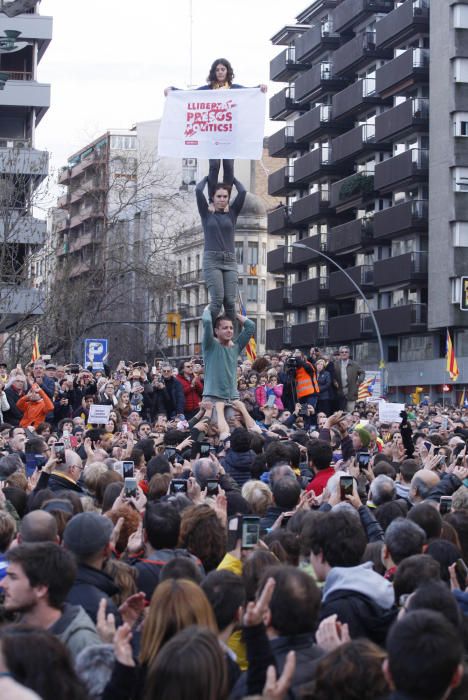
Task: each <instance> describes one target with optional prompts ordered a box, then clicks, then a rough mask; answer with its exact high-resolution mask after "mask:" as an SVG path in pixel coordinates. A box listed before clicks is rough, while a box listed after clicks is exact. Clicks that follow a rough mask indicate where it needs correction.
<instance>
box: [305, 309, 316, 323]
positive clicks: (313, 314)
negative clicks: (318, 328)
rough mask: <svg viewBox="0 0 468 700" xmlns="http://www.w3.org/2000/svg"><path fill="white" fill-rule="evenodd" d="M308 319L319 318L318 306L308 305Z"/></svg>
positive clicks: (310, 320) (314, 319)
mask: <svg viewBox="0 0 468 700" xmlns="http://www.w3.org/2000/svg"><path fill="white" fill-rule="evenodd" d="M307 320H308V321H309V322H312V321H316V320H317V307H316V306H308V307H307Z"/></svg>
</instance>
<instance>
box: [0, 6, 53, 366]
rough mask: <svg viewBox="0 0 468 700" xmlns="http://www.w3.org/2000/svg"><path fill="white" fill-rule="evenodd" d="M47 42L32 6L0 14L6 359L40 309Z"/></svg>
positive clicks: (0, 275) (48, 24) (1, 312)
mask: <svg viewBox="0 0 468 700" xmlns="http://www.w3.org/2000/svg"><path fill="white" fill-rule="evenodd" d="M51 38H52V18H51V17H46V16H41V15H39V13H38V12H37V10H36V9H35V8H32V9H30V10H29V11H28V12H25V13H24V14H18V15H16V16H13V17H8V16H7V15H6V14H5V13H4V12H1V11H0V242H1V245H0V333H1V334H2V338H1V340H2V346H3V344H4V343H5V342H6V345H5V346H3V350H2V352H3V355H4V356H5V357H8V356H9V355H10V354H12V353H13V352H14V347H13V346H14V332H15V329H16V328H19V326H18V324H20V323H21V322H22V321H24V320H25V319H30V318H31V317H34V316H38V315H40V314H41V313H42V311H43V301H44V298H43V292H42V290H41V289H37V288H35V287H34V281H33V275H34V264H35V255H36V252H37V251H39V249H40V247H41V245H42V244H43V243H44V241H45V238H46V222H45V221H42V220H39V219H38V218H36V217H35V215H34V211H33V208H34V206H35V205H37V203H38V199H37V197H38V195H37V189H38V187H39V185H40V184H41V183H42V182H43V180H44V179H45V178H46V177H47V174H48V167H49V155H48V153H47V152H46V151H43V150H39V149H37V148H36V146H35V132H36V128H37V126H38V124H39V123H40V121H41V119H42V118H43V117H44V115H45V114H46V112H47V110H48V108H49V105H50V85H48V84H44V83H41V82H40V81H39V79H38V72H39V64H40V61H41V59H42V57H43V55H44V52H45V51H46V49H47V46H48V45H49V43H50V40H51ZM10 342H11V345H12V347H9V346H8V343H10Z"/></svg>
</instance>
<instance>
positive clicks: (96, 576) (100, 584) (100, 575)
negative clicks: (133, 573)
mask: <svg viewBox="0 0 468 700" xmlns="http://www.w3.org/2000/svg"><path fill="white" fill-rule="evenodd" d="M77 584H86V585H89V586H96V588H99V590H100V591H102V592H103V593H106V594H107V595H108V596H109V597H110V598H111V597H112V596H113V595H116V594H117V593H119V592H120V591H119V588H118V587H117V586H116V585H115V583H114V581H113V579H112V578H111V576H109V574H106V573H105V571H100V570H99V569H95V568H94V567H92V566H86V565H85V564H80V565H79V566H78V571H77V573H76V577H75V584H74V585H77Z"/></svg>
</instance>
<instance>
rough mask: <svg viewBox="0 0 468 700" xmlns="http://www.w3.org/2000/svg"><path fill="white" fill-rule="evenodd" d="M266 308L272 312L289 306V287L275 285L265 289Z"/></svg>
mask: <svg viewBox="0 0 468 700" xmlns="http://www.w3.org/2000/svg"><path fill="white" fill-rule="evenodd" d="M266 303H267V309H268V311H270V312H271V313H272V314H274V313H282V312H283V311H284V310H285V309H289V308H290V307H291V287H277V288H276V289H269V290H268V291H267V302H266Z"/></svg>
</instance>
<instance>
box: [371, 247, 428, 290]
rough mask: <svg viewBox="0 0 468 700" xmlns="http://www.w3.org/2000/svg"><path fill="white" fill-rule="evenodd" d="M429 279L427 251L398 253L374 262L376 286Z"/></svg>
mask: <svg viewBox="0 0 468 700" xmlns="http://www.w3.org/2000/svg"><path fill="white" fill-rule="evenodd" d="M426 279H427V253H426V252H413V253H405V254H404V255H397V256H395V257H391V258H387V259H386V260H377V261H376V262H375V263H374V280H375V286H376V287H385V286H388V285H391V284H405V283H410V282H421V281H425V280H426Z"/></svg>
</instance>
